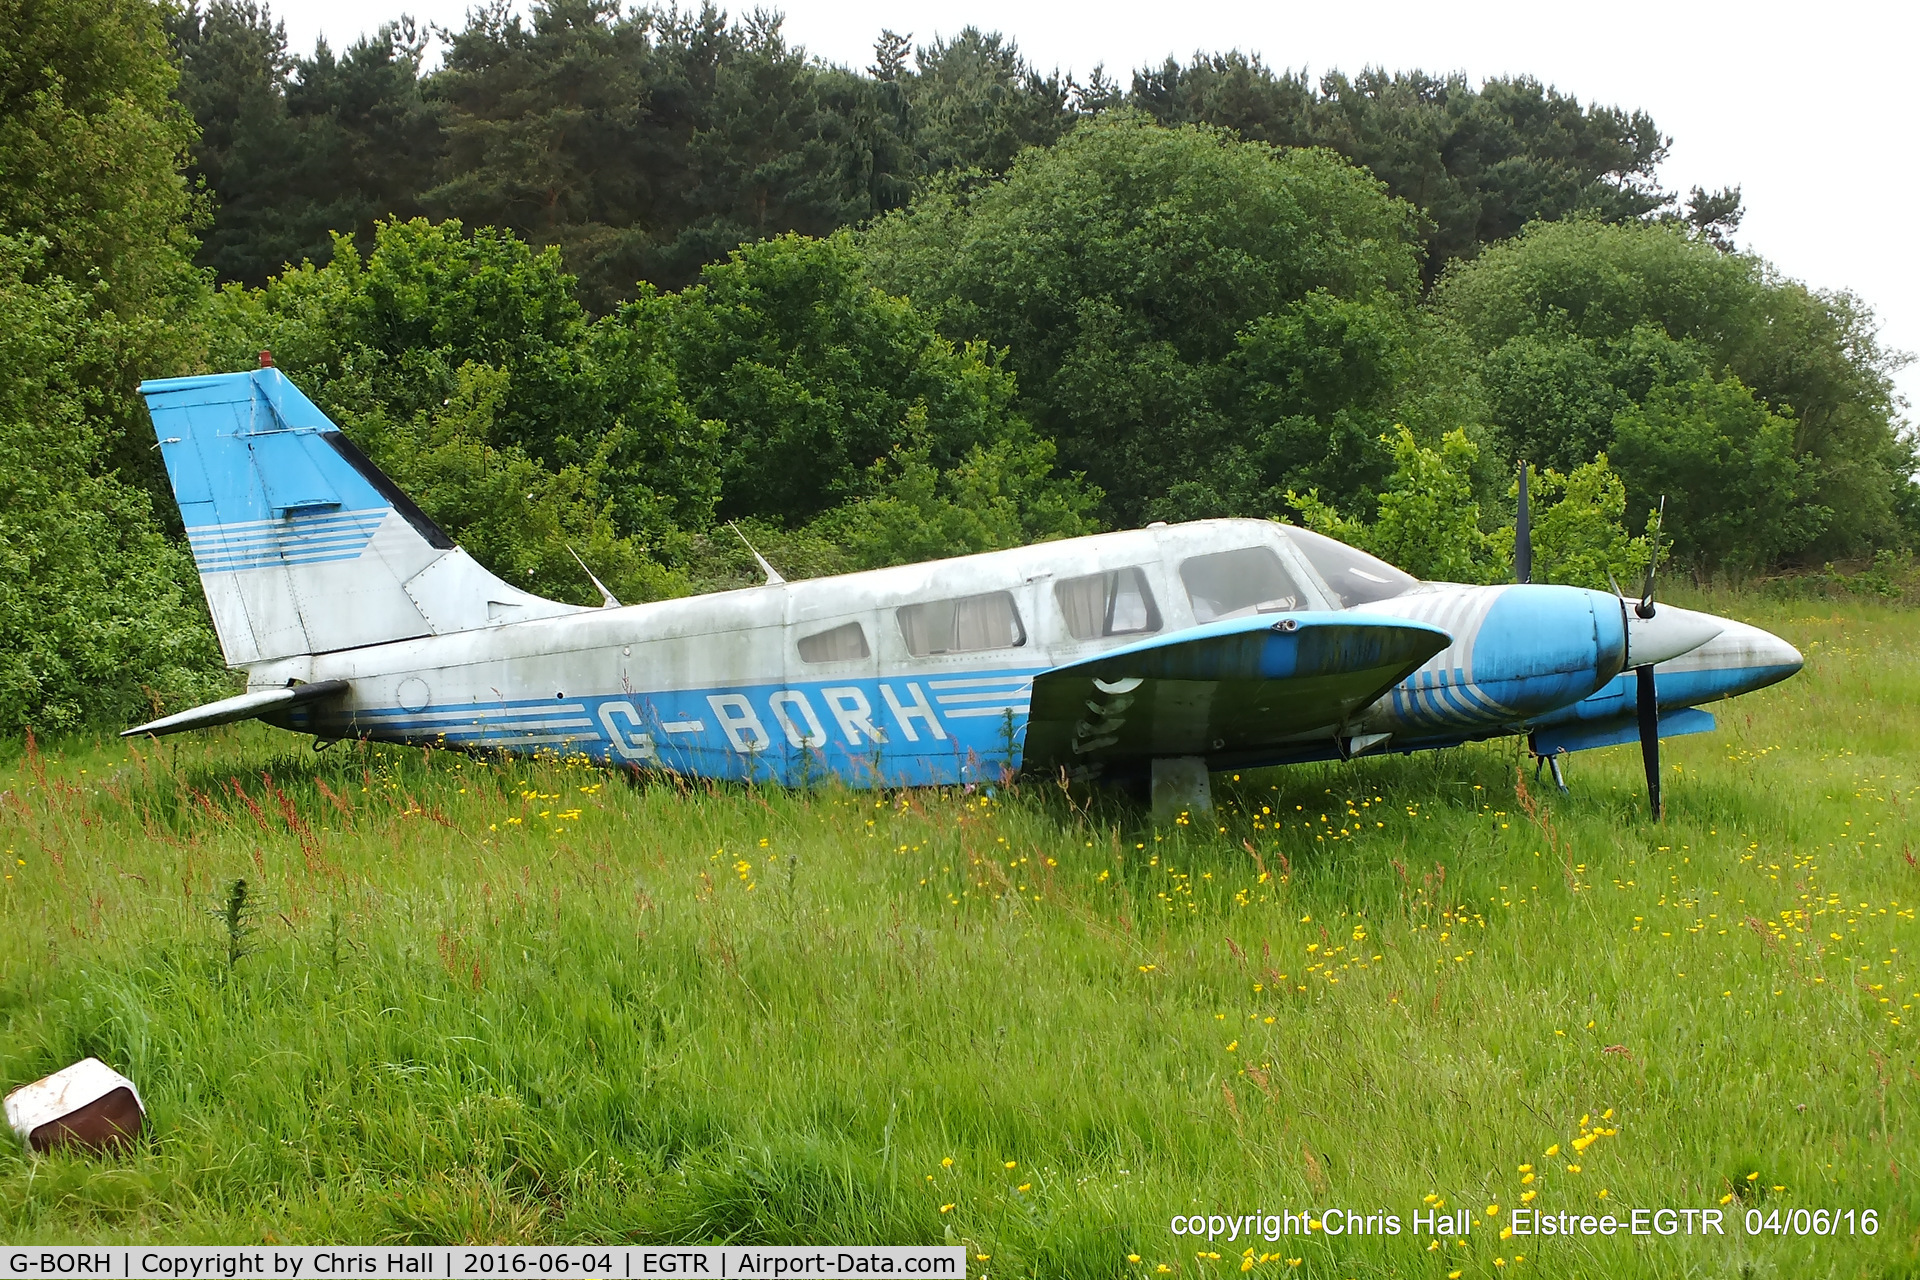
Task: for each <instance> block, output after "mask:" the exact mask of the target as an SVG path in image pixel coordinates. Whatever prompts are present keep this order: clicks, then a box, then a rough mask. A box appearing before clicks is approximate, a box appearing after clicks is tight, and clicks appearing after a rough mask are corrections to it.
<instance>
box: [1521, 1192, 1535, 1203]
mask: <svg viewBox="0 0 1920 1280" xmlns="http://www.w3.org/2000/svg"><path fill="white" fill-rule="evenodd" d="M1539 1194H1540V1193H1539V1192H1538V1191H1523V1192H1521V1193H1520V1203H1521V1204H1532V1203H1533V1198H1534V1197H1535V1196H1537V1195H1539Z"/></svg>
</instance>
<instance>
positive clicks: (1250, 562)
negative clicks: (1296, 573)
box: [1180, 547, 1306, 622]
mask: <svg viewBox="0 0 1920 1280" xmlns="http://www.w3.org/2000/svg"><path fill="white" fill-rule="evenodd" d="M1180 581H1181V582H1182V583H1183V584H1184V585H1185V586H1186V588H1187V599H1188V600H1190V601H1191V602H1192V603H1193V618H1194V621H1195V622H1218V621H1219V620H1220V619H1222V618H1238V617H1243V616H1245V615H1247V614H1251V613H1282V612H1285V611H1286V610H1288V609H1299V608H1302V607H1303V606H1304V605H1305V604H1306V597H1305V596H1304V595H1303V594H1302V592H1301V590H1300V586H1299V584H1298V583H1296V582H1295V581H1294V580H1293V575H1292V574H1290V573H1288V572H1287V569H1286V566H1285V565H1283V564H1281V563H1280V557H1279V556H1278V555H1276V554H1275V553H1274V551H1273V549H1272V548H1271V547H1243V548H1241V549H1240V550H1238V551H1219V552H1215V553H1214V554H1213V555H1208V556H1195V557H1193V558H1192V559H1191V560H1187V561H1184V562H1183V563H1182V564H1181V565H1180Z"/></svg>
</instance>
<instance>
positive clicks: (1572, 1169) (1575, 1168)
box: [1567, 1164, 1580, 1173]
mask: <svg viewBox="0 0 1920 1280" xmlns="http://www.w3.org/2000/svg"><path fill="white" fill-rule="evenodd" d="M1567 1172H1568V1173H1578V1172H1580V1166H1579V1165H1577V1164H1570V1165H1568V1166H1567Z"/></svg>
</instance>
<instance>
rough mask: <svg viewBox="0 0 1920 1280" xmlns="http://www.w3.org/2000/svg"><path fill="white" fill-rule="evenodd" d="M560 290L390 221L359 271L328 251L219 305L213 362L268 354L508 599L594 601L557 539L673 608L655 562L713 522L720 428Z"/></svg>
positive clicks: (539, 259) (654, 356)
mask: <svg viewBox="0 0 1920 1280" xmlns="http://www.w3.org/2000/svg"><path fill="white" fill-rule="evenodd" d="M572 286H573V281H572V279H571V278H570V277H569V276H568V275H567V274H566V273H565V272H564V271H562V270H561V269H560V260H559V254H558V251H557V250H553V249H549V250H547V251H546V252H544V253H536V252H534V251H533V250H532V249H531V248H530V247H529V246H527V245H526V244H525V243H523V242H522V241H520V240H518V239H517V238H515V237H514V236H512V235H510V234H506V233H503V232H499V231H495V230H490V229H483V230H480V231H476V232H473V233H471V234H468V233H467V232H466V230H465V228H463V227H462V226H461V225H460V224H459V223H457V222H444V223H440V224H438V225H430V224H428V223H427V222H426V221H424V220H415V221H412V222H405V223H387V224H383V225H382V226H380V228H379V229H378V233H377V236H376V241H375V247H374V249H373V252H372V253H371V254H369V255H367V256H365V257H364V258H363V257H362V256H361V254H360V253H359V251H358V250H357V249H356V248H355V247H354V246H353V244H352V242H351V240H350V239H348V238H346V237H341V238H340V239H339V240H338V242H337V244H336V247H335V251H334V254H333V257H332V260H331V261H329V262H328V263H327V264H326V265H325V266H315V265H314V264H312V263H310V262H309V263H306V264H303V265H302V266H301V267H299V268H296V269H294V270H290V271H287V272H284V273H283V274H281V275H280V276H278V277H276V278H275V279H274V280H273V281H272V282H271V283H269V285H268V286H267V287H266V288H265V289H261V290H245V289H241V288H238V287H230V288H228V289H227V290H225V291H223V292H222V293H221V295H220V297H219V299H218V304H217V307H216V315H217V317H218V323H217V325H216V335H215V338H216V340H215V362H216V364H218V365H220V366H221V367H226V368H234V367H245V366H246V365H247V364H248V363H250V360H249V359H248V357H249V356H250V354H251V353H253V352H255V351H257V350H260V349H270V350H272V351H273V353H274V356H275V359H276V361H277V362H278V363H279V364H280V366H281V367H282V368H284V369H285V370H286V371H287V373H288V374H289V375H290V376H292V377H294V378H296V379H297V380H299V382H300V384H301V386H302V389H303V390H305V391H306V392H307V394H308V395H310V396H312V397H313V399H314V401H315V403H316V404H319V405H320V406H321V407H322V408H323V409H325V410H326V411H327V412H328V413H329V414H330V415H331V416H332V417H333V418H334V420H335V421H337V422H339V423H340V425H341V427H342V428H343V429H345V430H346V431H347V432H348V434H350V435H351V436H353V437H354V439H355V440H356V441H357V442H358V443H359V444H360V445H361V446H362V447H363V448H365V449H366V450H367V452H368V453H369V455H370V456H371V457H373V459H374V460H375V462H377V463H378V464H379V465H380V466H381V467H382V468H383V469H386V470H388V471H389V472H390V473H391V474H393V475H394V476H395V478H396V479H397V480H400V481H401V482H402V483H403V486H410V487H411V488H412V490H413V494H412V496H413V497H414V498H415V500H416V501H418V502H419V503H420V505H421V506H422V507H423V508H424V509H425V510H426V511H427V512H428V514H430V515H432V516H433V517H434V518H435V519H436V520H439V521H441V522H442V523H443V524H444V525H445V527H446V528H447V530H448V532H449V533H451V534H453V535H454V536H455V537H457V538H461V539H462V540H465V541H468V542H470V543H472V549H473V550H474V552H475V554H476V556H477V557H479V558H480V559H481V560H482V563H485V564H487V565H488V566H489V567H490V568H492V569H493V570H494V571H495V572H497V573H500V574H502V576H510V577H512V578H513V580H514V581H515V582H516V584H518V585H522V586H528V587H529V588H530V589H534V590H539V591H541V592H543V593H546V594H549V595H554V596H557V597H559V598H563V599H574V600H579V601H581V602H583V603H591V602H593V601H594V600H595V599H596V597H595V596H594V594H593V592H592V589H591V587H590V586H589V585H588V584H587V583H586V582H585V579H584V576H583V575H582V574H581V573H580V572H579V567H578V566H577V565H574V564H573V561H572V557H571V556H570V555H569V554H568V553H567V551H566V547H565V545H564V544H565V542H566V541H568V540H572V541H573V542H574V543H575V546H576V547H577V548H578V549H579V550H580V551H581V553H582V555H585V554H586V553H587V550H588V548H589V547H591V548H595V549H596V550H595V554H596V555H599V556H600V559H599V560H598V561H597V562H592V561H590V563H595V564H596V572H599V573H600V576H601V577H602V578H603V579H605V580H606V581H607V582H608V584H609V585H610V586H611V587H613V589H614V591H615V593H616V594H618V595H620V596H621V598H622V599H627V598H629V597H631V598H632V599H636V600H638V599H648V598H652V597H653V596H656V595H659V594H662V593H663V592H664V593H671V592H672V591H675V590H679V589H681V588H680V587H679V586H678V585H677V584H676V583H675V582H674V581H673V580H671V579H670V578H669V577H667V576H665V575H664V573H663V571H662V569H661V565H662V564H663V563H665V562H667V561H671V560H672V559H674V558H675V557H676V556H677V555H678V554H679V550H680V547H681V545H682V540H683V538H684V536H685V534H686V532H687V531H689V530H693V529H699V528H702V527H704V526H705V524H706V523H707V522H708V520H709V519H710V518H711V513H712V510H713V503H714V501H715V498H716V496H717V492H718V460H719V439H718V427H717V425H716V424H712V423H705V422H702V421H700V420H699V419H698V418H696V417H695V416H694V415H693V414H692V413H691V412H690V411H689V410H688V408H687V406H686V404H685V403H684V401H683V400H682V398H681V397H680V394H679V392H678V389H677V386H676V384H675V380H674V373H673V369H672V366H671V364H670V362H669V361H668V360H667V359H666V358H665V356H664V355H663V354H662V353H661V352H660V351H659V350H658V349H657V347H656V346H654V345H653V344H652V343H650V342H649V341H645V340H639V339H636V338H635V336H634V335H631V334H623V333H620V332H618V331H616V330H614V329H613V328H611V327H608V326H599V327H596V326H592V325H591V324H590V322H589V321H588V318H587V316H586V314H585V312H584V311H582V309H581V308H580V305H579V303H578V302H577V301H575V299H574V297H573V288H572ZM616 544H619V545H616ZM602 566H604V571H602ZM529 570H531V572H529Z"/></svg>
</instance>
